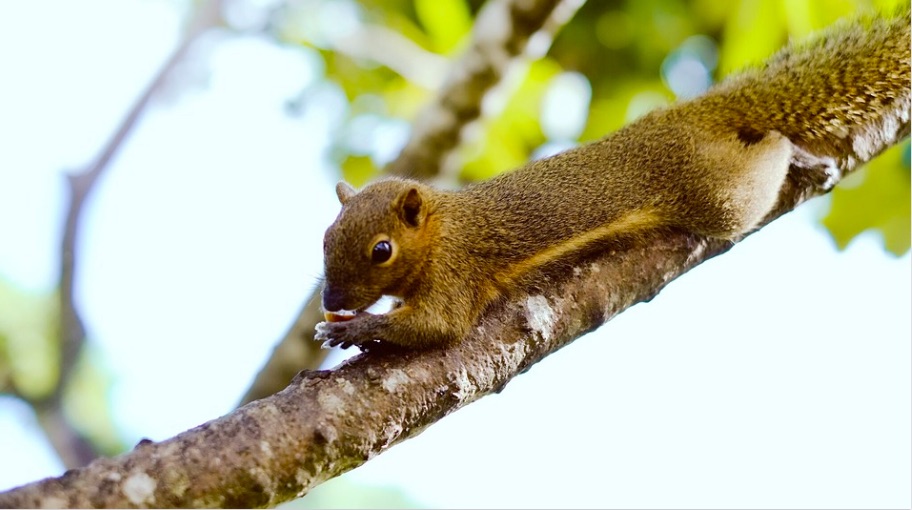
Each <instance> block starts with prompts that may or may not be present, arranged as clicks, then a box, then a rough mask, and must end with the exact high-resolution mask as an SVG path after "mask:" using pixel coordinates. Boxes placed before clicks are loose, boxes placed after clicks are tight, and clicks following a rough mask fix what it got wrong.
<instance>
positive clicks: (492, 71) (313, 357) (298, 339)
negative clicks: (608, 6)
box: [241, 0, 584, 405]
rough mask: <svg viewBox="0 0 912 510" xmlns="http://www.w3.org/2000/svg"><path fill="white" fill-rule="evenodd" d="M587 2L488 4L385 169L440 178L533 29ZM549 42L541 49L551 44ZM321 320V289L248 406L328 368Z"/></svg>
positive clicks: (554, 26) (552, 25)
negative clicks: (318, 334)
mask: <svg viewBox="0 0 912 510" xmlns="http://www.w3.org/2000/svg"><path fill="white" fill-rule="evenodd" d="M583 1H584V0H535V1H523V0H494V1H492V2H491V3H490V4H488V5H486V6H485V8H484V9H483V10H482V11H481V12H480V13H479V14H478V18H477V20H476V22H475V30H474V32H473V36H472V37H473V39H472V45H471V47H470V48H469V49H468V50H467V51H466V53H465V54H464V55H463V56H462V57H461V58H460V59H459V60H458V61H457V62H456V63H454V64H453V71H452V75H451V77H450V78H449V80H448V82H447V83H446V84H445V85H444V87H443V88H442V89H441V90H440V92H439V93H438V94H437V97H436V98H435V99H434V101H433V102H432V103H431V104H430V105H428V107H427V108H426V109H425V110H424V112H422V113H421V114H420V115H419V118H418V120H417V121H416V122H415V126H414V128H413V129H412V135H411V138H410V139H409V141H408V143H407V144H406V146H405V148H404V149H402V152H401V153H400V154H399V156H398V157H397V158H396V159H395V160H394V161H393V162H391V163H390V164H389V166H388V167H387V168H386V169H385V173H386V174H387V175H411V176H417V177H422V178H426V179H429V178H432V177H435V176H437V175H438V174H439V173H440V169H441V167H442V166H443V162H444V160H445V159H446V158H447V156H448V155H449V154H450V153H452V151H453V150H454V149H455V148H456V146H457V145H458V143H459V140H460V133H461V132H462V128H464V127H465V126H466V125H467V124H469V123H471V122H472V121H474V120H475V119H477V118H478V116H479V115H480V114H481V104H482V100H483V99H484V97H485V96H486V95H487V94H488V93H489V92H490V91H491V89H493V88H494V86H496V85H497V83H498V82H499V81H500V79H501V78H502V77H503V75H504V72H505V70H506V67H508V65H509V64H510V62H511V61H513V60H515V59H516V58H517V57H520V56H521V55H522V53H523V51H525V50H526V48H527V43H528V42H529V39H530V38H531V37H532V35H533V34H535V33H542V34H543V35H546V36H547V37H548V39H549V41H550V39H552V38H553V37H554V34H556V33H557V31H558V30H559V29H560V28H561V27H562V26H563V25H564V24H565V23H566V22H567V21H569V20H570V18H571V17H572V15H573V13H575V12H576V10H577V9H578V8H579V7H580V6H581V5H582V3H583ZM492 33H493V34H496V35H492ZM549 45H550V43H549ZM543 46H544V47H543V48H542V47H540V48H538V51H543V50H546V49H547V46H548V45H543ZM321 320H323V314H322V312H321V308H320V292H319V289H317V290H315V291H314V293H313V294H311V296H310V298H309V299H308V300H307V301H306V302H305V304H304V307H303V308H302V309H301V311H300V312H299V313H298V317H297V318H296V319H295V322H294V324H292V326H291V328H289V330H288V332H286V333H285V336H284V337H283V338H282V340H280V341H279V343H278V344H277V345H276V346H275V348H274V349H273V352H272V355H271V356H270V358H269V360H268V361H267V362H266V364H265V365H264V366H263V368H262V369H260V372H259V373H258V374H257V376H256V377H255V378H254V381H253V383H252V384H251V385H250V388H249V389H248V390H247V393H246V394H245V395H244V396H243V397H242V398H241V404H242V405H243V404H246V403H248V402H252V401H254V400H257V399H259V398H263V397H265V396H267V395H272V394H273V393H275V392H277V391H279V390H281V389H282V388H284V387H285V385H286V384H288V381H290V380H291V378H292V377H294V375H295V374H296V373H297V372H298V371H299V370H301V369H302V368H311V369H315V368H318V367H319V366H320V364H321V363H322V362H323V360H324V359H325V358H326V355H327V352H328V351H326V350H325V349H321V348H320V344H319V343H317V342H314V341H313V335H314V327H315V326H316V325H317V323H318V322H320V321H321Z"/></svg>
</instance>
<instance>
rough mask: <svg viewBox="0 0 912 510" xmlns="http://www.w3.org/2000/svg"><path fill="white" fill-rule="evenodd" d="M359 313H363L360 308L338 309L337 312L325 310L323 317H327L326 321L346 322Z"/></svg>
mask: <svg viewBox="0 0 912 510" xmlns="http://www.w3.org/2000/svg"><path fill="white" fill-rule="evenodd" d="M362 311H363V310H362ZM359 313H361V311H359V310H336V311H335V312H323V318H324V319H326V322H345V321H350V320H352V319H354V318H355V317H356V316H357V315H358V314H359Z"/></svg>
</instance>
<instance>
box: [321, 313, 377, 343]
mask: <svg viewBox="0 0 912 510" xmlns="http://www.w3.org/2000/svg"><path fill="white" fill-rule="evenodd" d="M353 323H354V320H351V321H345V322H321V323H319V324H317V327H316V332H315V333H314V340H316V341H318V342H320V341H322V342H323V345H322V347H323V348H324V349H329V348H332V347H341V348H343V349H348V348H349V347H352V346H357V347H359V348H361V350H364V348H363V345H364V344H366V343H372V342H373V339H371V338H369V336H364V335H361V334H359V332H358V331H357V328H354V327H351V325H352V324H353Z"/></svg>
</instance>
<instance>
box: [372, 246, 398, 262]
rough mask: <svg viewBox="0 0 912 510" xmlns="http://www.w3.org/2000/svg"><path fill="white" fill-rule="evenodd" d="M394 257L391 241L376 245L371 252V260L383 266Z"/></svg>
mask: <svg viewBox="0 0 912 510" xmlns="http://www.w3.org/2000/svg"><path fill="white" fill-rule="evenodd" d="M392 256H393V246H392V245H391V244H390V243H389V241H380V242H379V243H377V244H375V245H374V249H373V250H371V260H372V261H373V262H374V264H382V263H383V262H386V261H387V260H389V259H390V257H392Z"/></svg>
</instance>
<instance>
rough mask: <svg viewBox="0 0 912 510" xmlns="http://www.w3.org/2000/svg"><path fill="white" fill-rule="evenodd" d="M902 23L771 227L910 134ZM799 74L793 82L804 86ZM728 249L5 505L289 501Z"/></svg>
mask: <svg viewBox="0 0 912 510" xmlns="http://www.w3.org/2000/svg"><path fill="white" fill-rule="evenodd" d="M898 23H904V24H905V28H904V33H899V34H898V36H900V37H901V38H902V40H901V41H897V40H890V41H889V44H890V49H889V50H887V51H893V52H895V54H894V55H892V56H891V59H892V58H894V57H895V62H899V63H900V64H899V65H900V69H898V70H894V71H896V72H895V73H894V74H891V75H890V77H889V78H887V79H885V80H884V81H883V82H881V81H877V80H878V77H877V76H872V77H870V79H871V80H872V81H871V84H873V83H874V82H875V81H877V86H878V87H882V89H880V90H879V92H878V93H877V94H873V95H872V96H873V97H878V98H881V99H882V98H884V97H887V98H889V100H884V101H881V100H876V101H872V102H871V103H869V105H868V108H869V110H868V113H872V115H862V116H857V117H852V119H851V123H849V124H841V125H840V126H839V130H838V132H833V133H831V134H830V135H827V136H826V137H808V139H813V140H816V142H818V143H817V145H815V146H814V147H815V149H817V151H816V152H814V154H813V156H814V161H818V160H826V161H832V162H836V163H837V164H838V167H833V166H827V165H808V156H809V155H808V154H805V151H806V150H807V148H806V147H802V146H801V144H798V149H799V150H798V152H797V153H796V154H795V155H794V157H793V160H792V168H791V171H790V174H789V177H788V179H787V180H786V182H785V184H784V185H783V189H782V193H781V195H780V199H779V202H778V204H777V205H776V207H775V208H774V210H773V211H772V212H771V213H770V215H769V216H768V217H767V218H766V220H765V221H764V224H765V223H768V222H769V221H772V219H774V218H776V217H778V216H780V215H782V214H784V213H786V212H788V211H790V210H791V209H793V208H794V207H795V206H797V205H798V204H800V203H801V202H803V201H805V200H807V199H809V198H811V197H813V196H816V195H820V194H822V193H824V192H825V190H826V189H828V187H827V186H828V185H829V184H831V183H832V182H831V181H834V180H839V179H841V178H842V177H843V176H844V175H846V174H847V173H849V172H851V171H852V170H854V169H855V168H856V167H857V166H858V165H860V164H862V163H864V162H866V161H868V160H869V159H871V158H873V157H874V156H875V155H877V154H879V153H880V152H882V151H883V150H884V149H886V148H887V147H889V146H891V145H894V144H896V143H897V142H899V141H900V140H901V139H903V138H905V137H907V136H908V135H909V131H910V111H909V108H910V103H912V101H910V90H909V87H908V82H909V74H910V71H909V69H908V67H903V66H908V62H909V46H908V44H907V42H908V37H909V32H908V13H906V14H905V16H904V17H903V18H902V19H899V20H898ZM896 26H899V25H896ZM897 32H899V31H897ZM824 51H829V50H828V49H825V50H824ZM796 72H797V73H799V75H798V76H795V79H796V83H806V82H807V81H806V80H802V79H801V78H802V77H801V76H800V72H801V71H800V70H799V71H796ZM884 72H890V71H889V70H887V71H884ZM805 78H806V76H805ZM738 83H739V82H738V81H737V79H735V80H734V81H730V82H727V84H725V85H723V86H724V87H727V89H726V90H728V91H729V92H731V91H734V93H733V95H731V96H729V97H740V96H738V94H737V92H738V91H739V89H738ZM741 83H744V82H741ZM748 83H749V82H748ZM858 85H859V87H862V86H864V85H865V84H858ZM742 92H746V91H742ZM720 106H721V107H724V104H723V105H720ZM837 106H840V105H837ZM841 106H847V105H841ZM673 109H674V107H673ZM678 111H679V113H681V115H680V116H679V117H677V120H676V121H675V122H681V123H682V125H691V123H692V122H693V121H694V120H695V119H694V118H692V117H688V114H687V112H695V113H693V114H694V115H701V114H702V112H701V111H699V110H693V109H689V110H688V109H686V108H678ZM799 113H807V112H799ZM777 118H778V117H777ZM780 121H781V122H788V121H787V120H785V121H782V120H780ZM782 127H783V129H782V130H780V131H784V128H785V127H789V126H787V125H784V126H782ZM791 127H793V128H794V126H791ZM809 127H816V126H809ZM795 138H796V139H801V136H796V137H795ZM609 140H610V139H609ZM583 150H585V149H583ZM833 170H837V171H835V172H834V171H833ZM731 246H732V243H730V242H728V241H722V240H718V239H715V240H714V239H708V238H703V237H700V236H696V235H692V234H688V233H686V232H683V231H680V230H675V229H665V230H661V231H652V232H648V233H644V234H641V235H637V236H632V237H631V238H627V239H619V240H618V242H617V244H616V245H615V247H614V249H611V250H609V251H607V252H604V253H601V254H599V255H597V256H594V257H593V258H592V259H590V260H588V261H586V262H585V263H580V264H579V265H578V266H577V267H576V268H575V270H574V271H569V272H568V274H567V276H566V277H565V279H562V280H559V281H558V280H554V281H550V282H547V285H542V286H541V288H539V289H537V290H533V291H528V292H526V293H518V294H517V295H515V296H513V297H511V299H510V300H509V301H507V302H505V303H504V304H503V305H502V306H500V307H497V308H493V309H491V310H489V311H488V312H486V313H485V315H484V316H483V317H482V319H481V321H480V322H479V324H478V326H477V327H476V328H474V329H473V331H472V332H471V334H470V335H469V336H468V337H467V338H465V339H464V340H463V341H462V342H460V343H459V344H457V345H453V346H450V347H447V348H442V349H435V350H428V351H418V352H409V351H389V350H387V351H375V352H371V353H368V354H361V355H359V356H357V357H355V358H353V359H352V360H349V361H348V362H346V363H344V364H342V365H341V366H340V367H338V368H336V369H334V370H331V371H311V372H302V373H301V374H300V375H299V377H297V378H296V379H295V380H294V381H293V382H292V384H291V385H290V386H288V387H287V388H286V389H285V390H283V391H281V392H279V393H277V394H275V395H273V396H271V397H268V398H265V399H262V400H259V401H256V402H253V403H250V404H248V405H246V406H244V407H243V408H241V409H238V410H236V411H234V412H233V413H231V414H229V415H226V416H224V417H222V418H219V419H216V420H213V421H210V422H208V423H206V424H203V425H201V426H199V427H196V428H194V429H192V430H189V431H187V432H184V433H182V434H180V435H178V436H176V437H174V438H172V439H168V440H166V441H163V442H161V443H152V442H143V443H141V444H140V445H138V446H137V447H136V448H135V449H134V450H133V451H131V452H129V453H127V454H125V455H122V456H120V457H117V458H113V459H98V460H96V461H94V462H93V463H91V464H90V465H89V466H86V467H85V468H81V469H75V470H70V471H68V472H67V473H66V474H64V475H63V476H61V477H59V478H48V479H45V480H42V481H39V482H35V483H32V484H29V485H26V486H23V487H19V488H16V489H13V490H10V491H7V492H4V493H0V507H38V506H41V507H50V506H54V507H61V506H81V507H89V506H92V507H96V506H98V507H101V506H103V507H136V506H156V507H198V506H219V507H252V506H266V505H275V504H278V503H280V502H283V501H287V500H289V499H291V498H293V497H296V496H300V495H302V494H305V493H306V492H307V491H308V490H310V489H311V488H313V487H314V486H316V485H318V484H319V483H321V482H323V481H325V480H328V479H330V478H332V477H334V476H337V475H339V474H341V473H343V472H345V471H348V470H350V469H352V468H354V467H357V466H359V465H361V464H363V463H364V462H366V461H367V460H369V459H370V458H372V457H373V456H375V455H377V454H379V453H382V452H383V451H385V450H386V449H387V448H389V447H390V446H392V445H394V444H396V443H398V442H400V441H403V440H405V439H408V438H410V437H413V436H415V435H417V434H419V433H420V432H421V431H422V430H424V429H425V428H426V427H428V426H429V425H431V424H433V423H434V422H436V421H437V420H439V419H440V418H442V417H443V416H446V415H447V414H449V413H451V412H453V411H455V410H457V409H459V408H461V407H463V406H465V405H466V404H469V403H471V402H473V401H475V400H477V399H479V398H481V397H483V396H485V395H488V394H490V393H493V392H497V391H500V390H501V389H502V388H503V387H504V386H505V385H506V384H507V383H508V382H509V381H510V380H511V379H512V378H513V377H515V376H516V375H518V374H520V373H522V372H523V371H525V370H526V369H528V368H529V367H531V366H532V365H533V364H535V363H536V362H538V361H539V360H541V359H542V358H544V357H545V356H547V355H548V354H550V353H552V352H554V351H556V350H557V349H560V348H561V347H563V346H565V345H567V344H568V343H570V342H572V341H573V340H574V339H575V338H578V337H579V336H581V335H583V334H585V333H587V332H588V331H591V330H593V329H595V328H597V327H599V326H601V325H602V324H603V323H604V322H606V321H607V320H609V319H611V318H612V317H614V316H615V315H617V314H618V313H620V312H621V311H623V310H624V309H626V308H628V307H630V306H632V305H633V304H635V303H638V302H641V301H645V300H649V299H650V298H651V297H653V296H654V295H656V293H658V292H659V291H660V290H661V289H662V288H663V287H664V286H665V285H666V284H668V283H669V282H670V281H671V280H673V279H674V278H676V277H678V276H679V275H681V274H683V273H684V272H686V271H687V270H689V269H690V268H692V267H694V266H696V265H697V264H699V263H701V262H702V261H704V260H707V259H709V258H711V257H713V256H715V255H718V254H720V253H722V252H724V251H726V250H728V249H729V248H730V247H731Z"/></svg>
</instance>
